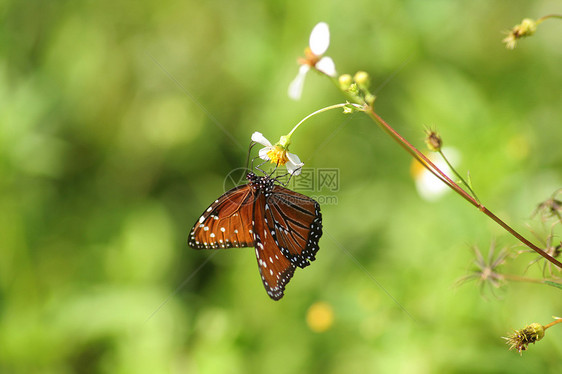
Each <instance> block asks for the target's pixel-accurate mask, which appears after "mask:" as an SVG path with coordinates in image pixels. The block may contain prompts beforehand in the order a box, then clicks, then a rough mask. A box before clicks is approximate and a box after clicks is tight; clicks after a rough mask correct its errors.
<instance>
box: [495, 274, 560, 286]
mask: <svg viewBox="0 0 562 374" xmlns="http://www.w3.org/2000/svg"><path fill="white" fill-rule="evenodd" d="M502 277H503V278H504V279H507V280H510V281H513V282H526V283H542V284H544V282H545V280H548V279H537V278H529V277H522V276H519V275H513V274H502ZM551 282H553V281H551ZM554 283H558V282H554Z"/></svg>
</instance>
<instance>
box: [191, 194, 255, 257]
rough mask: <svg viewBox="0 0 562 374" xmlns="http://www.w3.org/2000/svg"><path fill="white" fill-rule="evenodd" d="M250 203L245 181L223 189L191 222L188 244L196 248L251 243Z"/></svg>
mask: <svg viewBox="0 0 562 374" xmlns="http://www.w3.org/2000/svg"><path fill="white" fill-rule="evenodd" d="M253 205H254V194H253V193H252V189H251V188H250V187H249V185H244V186H239V187H235V188H233V189H231V190H230V191H228V192H226V193H225V194H224V195H222V196H221V197H220V198H219V199H218V200H216V201H215V202H214V203H213V204H211V206H209V208H207V210H206V211H205V212H204V213H203V214H202V215H201V217H200V218H199V220H198V221H197V222H196V223H195V225H194V226H193V229H192V230H191V233H190V234H189V240H188V244H189V246H190V247H193V248H197V249H201V248H206V249H209V248H232V247H251V246H253V245H254V237H253V232H252V210H253Z"/></svg>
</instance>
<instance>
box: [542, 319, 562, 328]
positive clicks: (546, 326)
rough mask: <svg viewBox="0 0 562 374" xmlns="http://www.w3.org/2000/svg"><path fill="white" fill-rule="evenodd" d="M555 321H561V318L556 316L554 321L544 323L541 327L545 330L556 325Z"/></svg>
mask: <svg viewBox="0 0 562 374" xmlns="http://www.w3.org/2000/svg"><path fill="white" fill-rule="evenodd" d="M557 323H562V318H556V319H555V320H554V321H552V322H550V323H549V324H548V325H544V326H543V327H544V329H545V330H546V329H548V328H549V327H552V326H554V325H556V324H557Z"/></svg>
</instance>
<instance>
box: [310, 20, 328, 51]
mask: <svg viewBox="0 0 562 374" xmlns="http://www.w3.org/2000/svg"><path fill="white" fill-rule="evenodd" d="M329 45H330V29H329V28H328V24H327V23H326V22H320V23H319V24H317V25H316V26H314V28H313V29H312V32H311V33H310V39H309V42H308V46H309V47H310V50H311V51H312V53H314V54H315V55H316V56H321V55H323V54H324V52H326V50H327V49H328V46H329Z"/></svg>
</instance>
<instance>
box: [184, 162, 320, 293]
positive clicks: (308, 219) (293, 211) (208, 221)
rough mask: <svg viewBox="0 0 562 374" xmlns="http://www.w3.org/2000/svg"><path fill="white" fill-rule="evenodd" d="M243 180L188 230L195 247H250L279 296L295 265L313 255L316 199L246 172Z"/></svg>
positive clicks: (263, 276)
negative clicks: (243, 183) (244, 181)
mask: <svg viewBox="0 0 562 374" xmlns="http://www.w3.org/2000/svg"><path fill="white" fill-rule="evenodd" d="M246 178H247V179H248V183H247V184H245V185H241V186H238V187H235V188H233V189H231V190H230V191H228V192H226V193H225V194H224V195H222V196H221V197H219V198H218V199H217V200H215V202H214V203H212V204H211V205H210V206H209V208H207V210H206V211H205V212H204V213H203V214H202V215H201V217H200V218H199V219H198V220H197V222H196V223H195V225H194V226H193V229H192V230H191V232H190V234H189V239H188V245H189V246H190V247H192V248H195V249H218V248H233V247H254V248H255V251H256V258H257V260H258V267H259V271H260V275H261V279H262V282H263V285H264V287H265V290H266V291H267V294H268V295H269V297H271V298H272V299H273V300H279V299H281V298H282V297H283V293H284V291H285V286H286V285H287V283H289V280H291V278H292V277H293V274H294V272H295V269H296V268H297V266H298V267H300V268H305V267H306V266H308V265H310V261H314V260H315V259H316V257H315V256H316V252H318V249H319V247H318V241H319V240H320V237H321V236H322V214H321V213H320V204H318V202H316V201H315V200H314V199H311V198H310V197H308V196H305V195H303V194H300V193H298V192H294V191H292V190H290V189H288V188H285V187H282V186H280V185H278V184H275V182H276V180H275V179H273V178H271V177H269V176H263V177H260V176H257V175H256V174H254V173H252V172H250V173H248V174H247V176H246Z"/></svg>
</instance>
